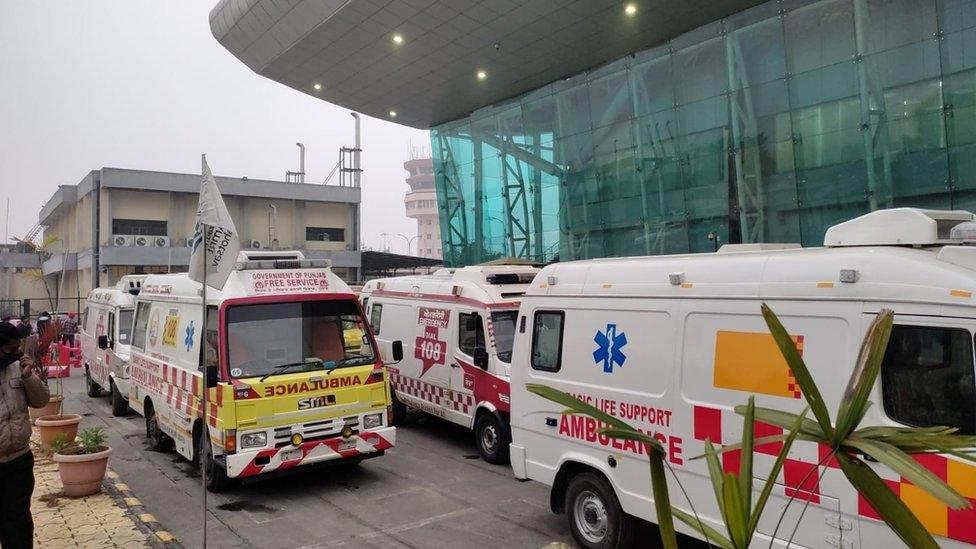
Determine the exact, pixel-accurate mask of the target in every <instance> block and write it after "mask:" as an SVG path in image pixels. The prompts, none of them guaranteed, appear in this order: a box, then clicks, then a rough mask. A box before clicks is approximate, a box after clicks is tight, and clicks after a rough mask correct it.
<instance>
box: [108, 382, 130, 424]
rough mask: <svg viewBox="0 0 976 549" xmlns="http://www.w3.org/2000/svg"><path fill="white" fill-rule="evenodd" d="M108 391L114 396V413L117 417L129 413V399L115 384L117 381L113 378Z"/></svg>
mask: <svg viewBox="0 0 976 549" xmlns="http://www.w3.org/2000/svg"><path fill="white" fill-rule="evenodd" d="M108 392H109V394H110V395H111V396H112V415H113V416H115V417H122V416H124V415H126V414H128V413H129V401H128V400H126V398H125V397H124V396H122V393H120V392H119V388H118V387H116V386H115V382H114V381H112V380H111V379H110V380H109V381H108Z"/></svg>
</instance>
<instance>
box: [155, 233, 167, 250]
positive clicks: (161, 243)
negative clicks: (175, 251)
mask: <svg viewBox="0 0 976 549" xmlns="http://www.w3.org/2000/svg"><path fill="white" fill-rule="evenodd" d="M152 241H153V246H155V247H157V248H168V247H169V237H168V236H154V237H152Z"/></svg>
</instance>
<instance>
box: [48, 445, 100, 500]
mask: <svg viewBox="0 0 976 549" xmlns="http://www.w3.org/2000/svg"><path fill="white" fill-rule="evenodd" d="M111 453H112V449H111V448H106V449H105V450H102V451H101V452H96V453H94V454H76V455H62V454H54V461H55V462H57V464H58V473H60V474H61V484H62V485H64V495H66V496H68V497H70V498H77V497H81V496H90V495H92V494H95V493H97V492H99V491H100V490H101V489H102V479H103V478H105V467H106V465H108V456H109V455H110V454H111Z"/></svg>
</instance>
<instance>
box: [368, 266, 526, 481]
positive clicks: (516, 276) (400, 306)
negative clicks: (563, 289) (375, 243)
mask: <svg viewBox="0 0 976 549" xmlns="http://www.w3.org/2000/svg"><path fill="white" fill-rule="evenodd" d="M538 272H539V269H538V268H536V267H532V266H525V265H491V266H489V265H479V266H472V267H464V268H461V269H442V270H440V271H437V272H436V273H434V274H431V275H422V276H404V277H396V278H385V279H377V280H371V281H369V282H367V283H366V285H365V286H364V287H363V290H362V292H361V294H360V297H361V299H362V301H363V304H364V308H366V309H368V311H369V320H370V326H371V327H372V329H373V333H374V334H375V336H376V338H377V341H378V342H379V344H380V346H381V349H384V350H385V348H386V347H387V346H391V345H394V344H397V343H398V342H400V344H402V345H405V346H406V347H407V352H406V353H405V356H404V357H403V360H402V361H401V362H400V363H399V364H397V365H396V366H395V367H394V366H391V367H390V368H389V370H390V384H391V385H392V387H393V390H394V395H393V409H394V421H400V420H401V419H402V418H403V417H404V415H405V414H406V412H407V407H408V406H409V407H410V408H414V409H417V410H420V411H423V412H426V413H428V414H431V415H435V416H437V417H441V418H444V419H446V420H448V421H452V422H454V423H457V424H459V425H463V426H465V427H467V428H469V429H474V431H475V440H476V443H477V446H478V452H479V453H480V454H481V456H482V457H483V458H484V459H485V460H486V461H488V462H490V463H504V462H506V461H507V460H508V443H509V441H510V440H511V435H510V432H509V426H508V422H509V392H508V380H509V376H511V369H512V366H511V364H512V340H513V338H514V336H515V318H516V316H517V315H518V306H519V300H520V299H521V297H522V294H523V293H524V292H525V290H526V288H528V284H529V282H530V281H531V280H532V279H533V278H534V277H535V275H536V273H538Z"/></svg>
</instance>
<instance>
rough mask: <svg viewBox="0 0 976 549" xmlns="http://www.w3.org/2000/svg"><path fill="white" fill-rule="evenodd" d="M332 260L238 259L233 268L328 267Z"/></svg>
mask: <svg viewBox="0 0 976 549" xmlns="http://www.w3.org/2000/svg"><path fill="white" fill-rule="evenodd" d="M329 267H332V261H330V260H328V259H255V260H249V261H238V262H237V263H236V264H235V265H234V268H235V269H237V270H238V271H271V270H275V269H328V268H329Z"/></svg>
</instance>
